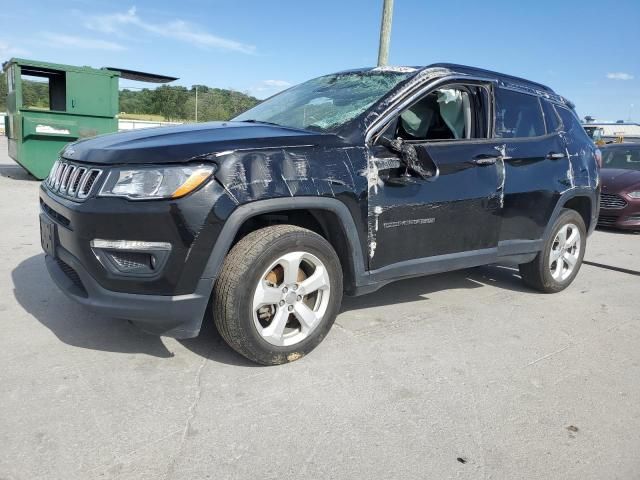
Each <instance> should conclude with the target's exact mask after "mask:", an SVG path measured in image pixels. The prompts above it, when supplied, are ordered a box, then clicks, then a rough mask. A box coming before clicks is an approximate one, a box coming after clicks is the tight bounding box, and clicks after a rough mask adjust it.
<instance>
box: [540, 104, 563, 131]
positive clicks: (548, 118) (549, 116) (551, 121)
mask: <svg viewBox="0 0 640 480" xmlns="http://www.w3.org/2000/svg"><path fill="white" fill-rule="evenodd" d="M540 102H541V103H542V113H544V123H545V124H546V126H547V133H553V132H557V131H558V130H560V125H561V124H560V118H559V117H558V114H557V113H556V111H555V109H554V108H553V105H551V104H550V103H549V102H548V101H546V100H540Z"/></svg>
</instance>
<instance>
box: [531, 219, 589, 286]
mask: <svg viewBox="0 0 640 480" xmlns="http://www.w3.org/2000/svg"><path fill="white" fill-rule="evenodd" d="M574 231H575V232H577V234H578V235H579V237H578V238H577V239H576V240H574V241H573V242H566V243H565V244H562V238H563V237H562V234H561V232H564V233H565V237H564V238H566V239H568V240H570V239H571V238H572V237H571V236H572V235H573V234H574ZM586 241H587V229H586V227H585V224H584V220H583V219H582V216H580V214H579V213H578V212H576V211H575V210H568V209H563V210H562V211H561V212H560V215H558V218H557V219H556V221H555V222H554V223H553V227H552V228H551V233H550V235H549V237H548V238H547V239H546V240H545V244H544V248H543V249H542V251H541V252H539V253H538V255H536V258H534V259H533V260H532V261H531V262H529V263H522V264H520V265H519V268H520V275H521V276H522V280H523V281H524V283H525V284H526V285H528V286H530V287H531V288H534V289H536V290H539V291H541V292H544V293H556V292H560V291H562V290H564V289H565V288H567V287H568V286H569V285H570V284H571V282H573V279H574V278H576V275H577V274H578V271H580V267H581V265H582V259H583V258H584V252H585V247H586ZM552 251H553V252H554V255H553V257H552ZM553 258H557V260H555V261H554V260H553ZM572 261H575V264H573V266H571V263H570V262H572Z"/></svg>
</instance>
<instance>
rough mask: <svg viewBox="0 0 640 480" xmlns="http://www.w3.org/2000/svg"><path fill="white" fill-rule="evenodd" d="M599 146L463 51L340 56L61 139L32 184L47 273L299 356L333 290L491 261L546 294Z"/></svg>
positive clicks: (75, 288)
mask: <svg viewBox="0 0 640 480" xmlns="http://www.w3.org/2000/svg"><path fill="white" fill-rule="evenodd" d="M598 154H599V152H598V150H597V149H596V147H595V146H594V144H593V143H592V142H591V140H590V139H589V138H588V137H587V135H586V133H585V132H584V130H583V128H582V127H581V126H580V122H579V120H578V118H577V116H576V114H575V111H574V108H573V105H572V104H571V103H570V102H569V101H567V100H566V99H564V98H563V97H561V96H559V95H557V94H555V93H554V92H553V91H552V90H551V89H550V88H548V87H546V86H544V85H540V84H537V83H533V82H530V81H527V80H523V79H520V78H516V77H512V76H508V75H503V74H498V73H495V72H490V71H486V70H480V69H476V68H471V67H464V66H460V65H450V64H437V65H431V66H428V67H422V68H409V67H383V68H373V69H362V70H351V71H345V72H341V73H337V74H333V75H327V76H323V77H320V78H317V79H314V80H310V81H308V82H306V83H303V84H301V85H298V86H295V87H293V88H290V89H288V90H286V91H284V92H282V93H280V94H278V95H276V96H274V97H272V98H270V99H268V100H265V101H264V102H262V103H261V104H259V105H257V106H256V107H254V108H252V109H251V110H249V111H247V112H245V113H243V114H242V115H240V116H238V117H236V118H235V119H233V120H231V121H228V122H213V123H205V124H196V125H183V126H175V127H162V128H157V129H149V130H144V131H132V132H127V133H119V134H113V135H104V136H100V137H96V138H94V139H90V140H82V141H79V142H76V143H73V144H70V145H69V146H67V147H66V148H65V149H64V150H63V151H62V152H61V156H60V159H59V160H58V162H57V163H56V164H55V166H54V167H53V169H52V171H51V174H50V175H49V177H48V178H47V179H46V180H45V181H44V182H43V183H42V186H41V189H40V205H41V215H40V224H41V240H42V246H43V249H44V251H45V252H46V263H47V266H48V270H49V272H50V274H51V276H52V278H53V279H54V281H55V282H56V283H57V285H58V286H59V287H60V288H61V289H62V290H63V291H64V292H65V293H66V294H67V295H68V296H69V297H71V298H72V299H74V300H76V301H77V302H79V303H81V304H83V305H85V306H87V307H89V308H91V309H93V310H95V311H99V312H102V313H103V314H106V315H109V316H112V317H118V318H124V319H130V320H132V321H133V322H134V323H136V324H138V325H139V326H141V327H142V328H143V329H145V330H147V331H150V332H153V333H156V334H161V335H167V336H173V337H176V338H188V337H194V336H196V335H198V333H199V331H200V327H201V324H202V322H203V318H204V317H205V312H206V310H207V308H208V305H210V307H209V308H210V309H211V313H212V316H213V320H214V321H215V324H216V325H217V328H218V330H219V331H220V333H221V335H222V337H223V338H224V339H225V340H226V341H227V342H228V343H229V345H230V346H231V347H233V348H234V349H235V350H236V351H238V352H239V353H241V354H242V355H244V356H246V357H247V358H249V359H251V360H253V361H255V362H259V363H262V364H280V363H285V362H288V361H292V360H295V359H298V358H300V357H301V356H303V355H305V354H307V353H309V352H310V351H311V350H312V349H313V348H314V347H315V346H316V345H318V344H319V343H320V342H321V341H322V339H323V338H324V337H325V336H326V335H327V333H328V331H329V329H330V328H331V325H332V324H333V321H334V319H335V317H336V315H337V313H338V312H339V310H340V303H341V299H342V295H343V293H346V294H349V295H360V294H365V293H370V292H373V291H375V290H377V289H379V288H380V287H382V286H383V285H385V284H387V283H389V282H392V281H394V280H398V279H404V278H408V277H415V276H419V275H425V274H432V273H438V272H445V271H449V270H455V269H462V268H468V267H475V266H479V265H485V264H490V263H495V262H500V263H510V264H515V265H519V268H520V272H521V275H522V278H523V280H524V281H525V282H526V283H527V284H528V285H530V286H531V287H533V288H536V289H538V290H540V291H542V292H558V291H560V290H562V289H564V288H565V287H567V286H568V285H569V284H570V283H571V282H572V281H573V279H574V278H575V276H576V274H577V273H578V270H579V268H580V265H581V262H582V258H583V256H584V252H585V242H586V238H587V235H588V234H589V233H590V232H591V231H592V230H593V229H594V227H595V225H596V219H597V217H598V201H599V200H598V199H599V192H598V189H599V177H598V175H599V171H598V164H597V158H596V157H597V155H598Z"/></svg>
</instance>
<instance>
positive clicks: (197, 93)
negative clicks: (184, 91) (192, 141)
mask: <svg viewBox="0 0 640 480" xmlns="http://www.w3.org/2000/svg"><path fill="white" fill-rule="evenodd" d="M196 123H198V85H196Z"/></svg>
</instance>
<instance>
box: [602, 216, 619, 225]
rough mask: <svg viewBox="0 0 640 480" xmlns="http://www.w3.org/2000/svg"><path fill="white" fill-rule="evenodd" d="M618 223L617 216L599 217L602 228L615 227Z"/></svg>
mask: <svg viewBox="0 0 640 480" xmlns="http://www.w3.org/2000/svg"><path fill="white" fill-rule="evenodd" d="M617 221H618V217H617V216H616V215H600V216H599V217H598V225H599V226H601V227H613V226H614V225H615V224H616V222H617Z"/></svg>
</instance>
